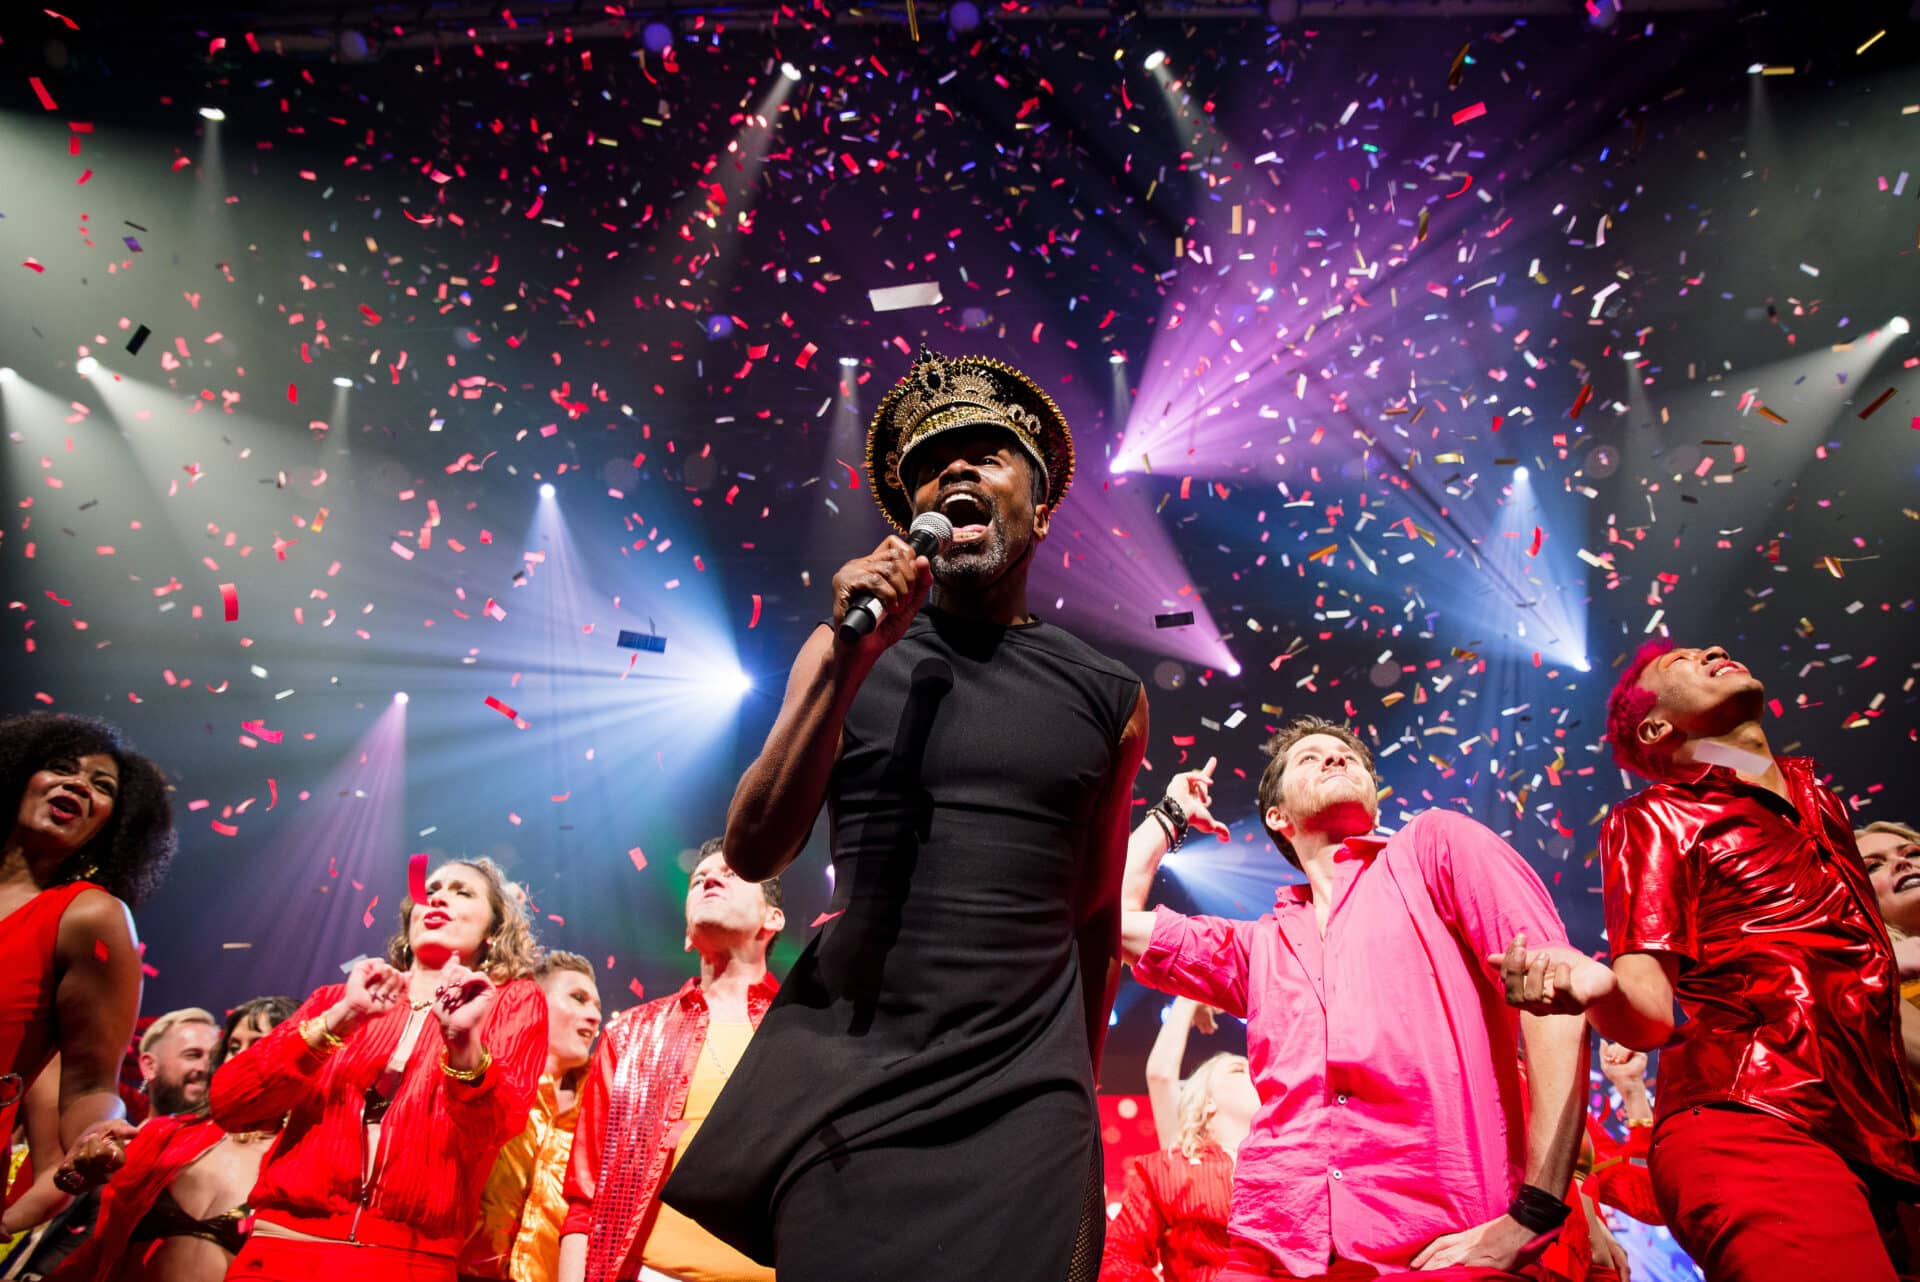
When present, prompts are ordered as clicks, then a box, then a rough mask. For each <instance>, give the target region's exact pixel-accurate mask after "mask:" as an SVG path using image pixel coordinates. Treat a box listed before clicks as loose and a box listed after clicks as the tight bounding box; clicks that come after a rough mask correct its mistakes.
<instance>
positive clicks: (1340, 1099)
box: [1333, 1095, 1347, 1104]
mask: <svg viewBox="0 0 1920 1282" xmlns="http://www.w3.org/2000/svg"><path fill="white" fill-rule="evenodd" d="M1333 1098H1334V1102H1335V1103H1337V1104H1344V1103H1346V1102H1347V1097H1346V1096H1345V1095H1336V1096H1334V1097H1333Z"/></svg>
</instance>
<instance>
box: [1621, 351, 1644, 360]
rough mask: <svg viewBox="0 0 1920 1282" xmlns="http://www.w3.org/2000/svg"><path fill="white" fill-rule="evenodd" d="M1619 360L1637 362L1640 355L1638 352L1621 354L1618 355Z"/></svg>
mask: <svg viewBox="0 0 1920 1282" xmlns="http://www.w3.org/2000/svg"><path fill="white" fill-rule="evenodd" d="M1620 359H1621V360H1623V361H1637V360H1639V359H1640V353H1639V352H1622V353H1620Z"/></svg>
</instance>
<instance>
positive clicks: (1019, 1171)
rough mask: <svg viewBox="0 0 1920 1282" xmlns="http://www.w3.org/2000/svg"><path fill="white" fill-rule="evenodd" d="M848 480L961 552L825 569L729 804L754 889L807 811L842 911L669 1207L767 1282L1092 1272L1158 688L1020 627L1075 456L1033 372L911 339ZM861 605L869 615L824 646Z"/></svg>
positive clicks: (899, 554) (691, 1153)
mask: <svg viewBox="0 0 1920 1282" xmlns="http://www.w3.org/2000/svg"><path fill="white" fill-rule="evenodd" d="M867 471H868V476H869V478H870V480H871V482H872V486H873V493H874V497H875V498H876V499H877V500H878V501H879V504H880V509H881V512H882V513H883V514H884V515H885V516H886V518H887V520H888V522H889V523H890V524H892V525H893V527H894V528H895V529H896V530H901V531H904V530H907V529H908V528H909V526H911V525H914V524H917V523H918V522H917V520H916V518H917V517H919V516H920V515H922V514H925V513H938V514H939V515H941V516H944V517H946V518H947V519H948V520H949V521H950V522H951V523H952V526H953V533H952V537H951V539H950V540H949V541H947V542H946V544H945V546H944V547H942V546H938V545H937V544H936V545H933V546H931V548H930V550H931V552H932V555H931V556H930V557H929V556H926V555H921V554H918V553H916V552H915V551H914V549H913V548H912V547H911V546H909V545H908V543H906V542H905V541H903V540H902V539H900V538H899V537H897V536H894V537H889V538H888V539H887V540H886V542H884V543H882V544H881V545H880V547H879V548H877V549H876V550H875V551H874V553H873V554H872V555H871V556H867V557H862V558H860V559H859V560H856V561H852V562H850V563H849V564H847V565H846V566H845V567H843V568H842V569H841V570H840V572H839V573H838V574H836V575H835V576H834V580H833V620H832V624H831V626H825V625H823V626H822V627H820V628H818V629H816V630H815V632H814V634H813V635H812V636H811V637H810V638H809V639H808V640H807V642H806V644H805V645H804V646H803V647H802V648H801V651H800V656H799V658H798V659H796V660H795V662H794V665H793V671H792V673H791V675H790V677H789V679H788V684H787V693H786V699H785V702H784V703H783V704H782V706H781V709H780V713H779V716H778V718H777V719H776V721H775V723H774V726H773V730H772V732H771V733H770V734H769V735H768V737H767V742H766V746H765V747H764V748H763V749H762V750H761V753H760V756H759V758H758V759H757V760H755V761H754V763H753V765H752V766H750V767H749V768H748V770H747V772H746V774H745V775H744V776H743V777H742V778H741V780H740V784H739V788H738V789H737V791H736V792H735V793H734V798H733V805H732V808H731V809H730V811H729V812H728V815H727V831H726V856H727V862H728V863H729V864H731V865H732V866H733V867H734V869H735V870H737V871H738V872H739V873H740V874H741V875H742V876H744V877H747V878H749V879H757V878H761V877H768V876H772V875H774V874H777V873H779V872H780V871H781V870H782V869H784V868H785V867H786V866H787V865H788V864H789V863H791V862H792V861H793V859H794V858H795V856H797V855H798V854H799V853H800V851H801V848H802V847H803V846H804V845H805V844H806V842H807V839H808V837H809V835H810V833H811V832H812V830H813V825H814V820H815V819H816V817H817V816H818V815H819V813H820V808H821V805H822V803H823V802H824V803H826V805H827V808H828V816H829V820H830V824H831V830H830V831H831V839H832V852H833V867H834V874H835V897H834V902H833V905H832V907H833V908H834V910H835V915H834V916H833V917H832V919H831V920H829V921H828V922H827V923H826V924H825V926H824V927H823V928H822V929H821V930H820V932H819V933H818V934H817V935H816V936H815V937H814V939H813V941H812V943H810V944H809V945H808V946H807V949H806V951H805V952H804V953H803V954H802V955H801V957H800V960H799V961H798V962H797V963H796V964H795V966H794V968H793V971H792V973H791V974H790V975H789V976H788V977H787V980H786V982H785V984H784V985H783V986H782V988H781V990H780V995H779V996H778V997H777V998H776V999H775V1000H774V1002H773V1005H772V1007H771V1009H769V1010H768V1012H767V1016H766V1019H765V1021H764V1022H763V1023H762V1025H761V1027H760V1032H759V1034H758V1035H757V1036H756V1037H755V1038H754V1039H753V1042H752V1043H751V1044H750V1045H749V1046H748V1048H747V1052H746V1055H745V1056H744V1057H743V1058H742V1060H741V1061H740V1064H739V1066H738V1068H736V1069H735V1071H734V1073H733V1076H732V1079H731V1080H730V1081H729V1082H728V1084H727V1086H726V1087H725V1089H724V1090H723V1091H722V1092H721V1094H720V1098H719V1100H718V1101H717V1102H716V1103H715V1105H714V1108H713V1111H712V1113H711V1114H710V1115H709V1116H708V1118H707V1121H706V1123H705V1124H704V1126H703V1127H702V1128H701V1131H700V1134H699V1136H698V1137H697V1138H696V1139H695V1140H694V1141H693V1143H692V1144H691V1145H690V1146H689V1147H688V1149H687V1152H686V1154H685V1156H684V1157H683V1158H682V1160H681V1162H680V1164H679V1167H678V1169H677V1170H676V1171H675V1172H674V1173H673V1174H672V1176H671V1177H670V1178H669V1179H668V1181H667V1185H666V1189H665V1191H664V1194H663V1197H664V1200H665V1201H666V1203H667V1204H668V1205H669V1206H672V1207H675V1208H676V1209H678V1210H680V1211H682V1212H684V1213H686V1214H687V1215H689V1216H691V1217H692V1218H694V1219H696V1220H698V1221H699V1222H700V1223H702V1224H703V1225H705V1226H706V1227H707V1228H708V1229H709V1230H711V1231H712V1232H713V1233H715V1234H717V1235H718V1236H719V1237H721V1238H723V1239H725V1240H727V1241H729V1242H732V1243H734V1244H735V1245H736V1246H738V1247H739V1248H740V1249H741V1250H743V1251H745V1252H746V1253H747V1254H748V1255H750V1256H752V1257H753V1258H755V1259H756V1260H759V1261H760V1262H762V1263H765V1264H771V1265H773V1266H774V1269H775V1271H776V1272H777V1273H778V1275H779V1277H780V1279H781V1282H827V1280H828V1279H831V1280H832V1282H868V1280H871V1282H900V1280H901V1279H906V1278H911V1279H913V1280H914V1282H976V1280H977V1279H980V1278H993V1279H995V1282H1029V1280H1030V1282H1062V1279H1067V1278H1073V1279H1083V1278H1084V1279H1088V1280H1091V1279H1092V1278H1093V1277H1094V1276H1095V1274H1096V1273H1097V1271H1098V1269H1099V1265H1100V1247H1101V1240H1102V1230H1103V1229H1104V1227H1105V1216H1104V1214H1103V1212H1102V1206H1101V1201H1102V1198H1101V1184H1100V1134H1099V1122H1098V1114H1097V1112H1096V1109H1095V1104H1094V1093H1093V1087H1094V1070H1095V1067H1096V1066H1097V1064H1098V1062H1099V1053H1100V1045H1101V1040H1102V1037H1103V1035H1104V1034H1105V1032H1106V1028H1107V1014H1108V1011H1109V1009H1110V1007H1111V1005H1112V1000H1113V987H1112V986H1113V983H1114V982H1115V980H1116V977H1117V974H1118V970H1117V965H1116V960H1115V959H1116V957H1117V955H1118V947H1119V916H1118V908H1119V891H1120V874H1121V872H1122V870H1123V868H1124V866H1125V862H1126V847H1127V833H1128V828H1129V823H1128V807H1129V803H1130V800H1131V797H1132V792H1133V776H1134V772H1135V770H1136V769H1138V767H1139V764H1140V759H1141V754H1142V752H1143V751H1144V748H1145V742H1146V734H1147V700H1146V693H1145V691H1144V689H1143V688H1142V687H1141V684H1140V680H1139V678H1138V677H1136V676H1134V674H1133V673H1132V672H1130V671H1128V670H1127V669H1126V668H1125V667H1124V666H1123V665H1121V664H1119V663H1116V662H1115V661H1114V660H1112V659H1109V658H1107V657H1106V656H1104V655H1102V654H1099V653H1098V652H1096V651H1095V650H1093V649H1092V648H1091V647H1089V646H1087V645H1086V644H1085V643H1084V642H1082V641H1080V640H1078V639H1077V638H1075V637H1073V636H1070V635H1068V634H1067V633H1066V632H1063V631H1062V630H1060V629H1059V628H1057V627H1054V626H1053V625H1052V624H1050V623H1045V622H1042V621H1041V620H1039V619H1036V618H1034V616H1033V615H1032V614H1031V613H1029V611H1028V609H1027V574H1028V571H1029V569H1030V568H1031V566H1032V564H1033V558H1034V555H1035V552H1036V550H1037V549H1038V548H1039V546H1040V544H1041V543H1042V541H1044V540H1045V538H1046V537H1047V528H1048V524H1049V522H1050V521H1051V519H1052V516H1053V513H1054V511H1055V510H1056V509H1057V508H1058V506H1059V503H1060V500H1061V497H1062V496H1063V495H1064V494H1065V493H1066V490H1067V486H1068V483H1069V482H1070V481H1071V480H1072V478H1073V440H1072V437H1071V436H1070V435H1069V434H1068V431H1067V424H1066V420H1065V418H1064V417H1063V416H1062V414H1061V413H1060V410H1059V407H1058V406H1056V405H1055V404H1054V402H1053V400H1052V398H1050V397H1049V396H1048V395H1047V394H1046V393H1045V392H1043V391H1042V390H1041V389H1040V388H1039V387H1038V386H1036V385H1035V384H1034V383H1033V381H1032V380H1031V379H1029V378H1028V377H1027V376H1026V375H1024V374H1022V373H1021V372H1020V371H1018V370H1016V369H1013V368H1011V367H1009V366H1007V365H1003V364H1001V363H1000V362H998V361H993V360H988V359H986V358H983V357H972V356H963V357H955V358H951V359H949V358H945V357H941V356H939V355H936V354H935V353H933V352H931V351H928V350H927V349H925V348H922V349H921V351H920V354H919V356H918V357H916V358H915V360H914V362H913V367H912V368H911V369H910V370H909V371H908V373H907V375H906V377H905V378H904V379H902V380H901V382H900V383H899V384H897V385H896V386H895V387H894V388H893V389H892V391H890V392H889V393H888V394H887V396H886V399H885V400H883V401H882V402H881V403H880V408H879V410H878V412H877V413H876V414H875V415H874V419H873V424H872V426H871V428H870V429H869V432H868V437H867ZM929 592H931V599H930V600H929V599H928V594H929ZM868 597H871V598H872V599H873V600H874V601H876V602H877V603H878V604H879V606H880V607H881V608H880V611H879V619H878V624H877V626H875V627H873V628H872V630H871V631H866V632H864V633H862V632H857V631H856V630H855V629H843V628H842V626H841V625H842V624H843V623H844V622H845V621H846V619H847V618H848V616H849V614H850V612H851V611H852V610H853V609H855V608H856V607H858V606H859V605H860V604H861V603H862V602H863V601H865V600H866V599H867V598H868ZM923 602H926V605H925V608H924V609H923V608H921V607H922V603H923ZM855 627H856V629H857V628H858V625H855Z"/></svg>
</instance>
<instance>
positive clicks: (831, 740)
mask: <svg viewBox="0 0 1920 1282" xmlns="http://www.w3.org/2000/svg"><path fill="white" fill-rule="evenodd" d="M932 583H933V574H932V571H930V570H929V569H928V568H927V559H926V558H925V557H923V556H915V555H914V553H913V549H912V548H910V547H909V546H907V544H906V542H905V541H904V540H901V539H899V538H893V537H889V538H888V539H887V541H886V542H884V543H882V544H881V545H880V546H879V548H878V549H877V550H875V552H874V553H873V555H872V556H866V557H861V558H860V559H859V560H856V561H849V562H848V563H847V564H846V565H844V566H842V567H840V572H839V573H837V574H835V575H834V576H833V624H832V626H822V627H818V628H815V629H814V630H813V635H812V636H810V637H808V638H807V642H806V644H805V645H803V646H801V647H800V657H799V658H797V659H795V660H794V661H793V670H792V671H791V672H789V673H788V674H787V693H786V697H785V698H784V699H783V700H782V701H781V703H780V714H779V716H778V717H776V718H775V719H774V722H773V729H772V730H771V731H769V732H768V734H767V742H766V745H765V746H764V747H762V748H761V749H760V755H759V756H758V757H756V758H754V761H753V764H752V765H750V766H748V767H747V771H746V773H745V774H743V775H741V776H740V784H739V786H738V787H736V788H735V789H734V791H733V804H732V805H730V806H728V807H727V832H726V837H725V843H726V844H725V850H726V856H727V864H728V866H729V867H731V868H732V869H733V870H734V871H735V872H737V873H739V874H740V875H741V876H742V877H745V878H746V879H747V880H748V881H765V880H766V879H767V878H769V877H777V876H779V875H780V873H781V871H782V870H784V869H785V868H786V866H787V865H788V864H790V863H792V862H793V861H794V858H795V857H796V856H797V855H799V853H800V850H801V847H803V846H805V845H806V844H807V837H808V835H809V834H811V833H812V832H813V821H814V820H815V819H817V818H819V816H820V807H821V805H822V804H823V803H824V802H825V801H826V799H827V785H828V784H829V783H830V782H832V779H833V767H834V764H835V763H836V762H837V761H838V760H839V759H840V731H841V729H842V727H844V726H845V725H846V721H847V709H848V708H850V707H852V706H853V696H854V695H855V694H857V693H859V690H860V684H861V682H863V681H865V680H866V678H867V674H868V673H869V672H871V671H872V670H873V665H874V663H875V662H877V661H878V660H879V658H880V655H881V653H882V652H883V651H884V650H885V649H886V648H887V647H888V646H890V645H892V644H893V643H894V642H895V641H898V640H899V639H900V637H901V636H902V635H903V634H904V633H905V632H906V630H907V625H908V624H909V623H911V622H912V621H913V617H914V615H916V614H917V613H919V610H920V603H921V602H922V601H924V600H926V596H927V589H928V588H929V587H930V586H931V585H932ZM857 592H871V593H873V595H874V596H875V597H876V598H877V599H878V600H879V601H880V602H881V604H883V605H884V606H885V607H886V614H885V615H884V616H883V617H882V618H881V620H880V624H879V626H878V627H876V628H875V629H874V630H873V631H872V632H870V633H868V634H867V635H866V636H864V637H862V638H861V639H860V640H858V641H856V642H852V643H847V642H842V641H840V640H839V639H838V638H839V631H838V630H839V626H840V621H841V620H842V619H844V618H845V617H846V614H847V609H848V606H849V602H850V601H851V600H852V597H853V595H854V594H855V593H857Z"/></svg>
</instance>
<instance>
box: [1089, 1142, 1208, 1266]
mask: <svg viewBox="0 0 1920 1282" xmlns="http://www.w3.org/2000/svg"><path fill="white" fill-rule="evenodd" d="M1232 1201H1233V1159H1232V1158H1231V1157H1228V1156H1227V1153H1226V1150H1224V1149H1222V1148H1220V1147H1218V1146H1216V1145H1213V1144H1209V1145H1207V1147H1205V1148H1204V1149H1202V1150H1201V1151H1200V1156H1199V1157H1194V1158H1190V1157H1188V1156H1187V1155H1186V1154H1185V1153H1182V1152H1181V1151H1180V1150H1179V1149H1167V1150H1165V1151H1163V1152H1159V1153H1148V1154H1146V1155H1145V1156H1144V1157H1136V1158H1134V1159H1133V1160H1132V1161H1131V1162H1128V1163H1127V1182H1126V1188H1125V1190H1124V1191H1123V1192H1122V1193H1121V1195H1120V1214H1118V1215H1116V1216H1114V1217H1113V1220H1112V1222H1110V1223H1109V1224H1108V1225H1107V1245H1106V1249H1105V1251H1104V1252H1103V1253H1102V1254H1101V1256H1100V1282H1154V1279H1156V1278H1165V1279H1166V1282H1210V1280H1211V1279H1212V1278H1213V1276H1214V1275H1215V1274H1217V1273H1218V1272H1220V1269H1221V1268H1222V1266H1224V1265H1225V1264H1226V1262H1227V1212H1228V1209H1229V1207H1230V1205H1231V1203H1232ZM1156 1265H1157V1266H1159V1269H1160V1271H1159V1272H1158V1273H1156V1272H1155V1271H1154V1268H1155V1266H1156Z"/></svg>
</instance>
